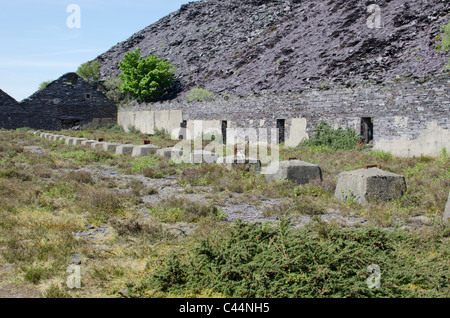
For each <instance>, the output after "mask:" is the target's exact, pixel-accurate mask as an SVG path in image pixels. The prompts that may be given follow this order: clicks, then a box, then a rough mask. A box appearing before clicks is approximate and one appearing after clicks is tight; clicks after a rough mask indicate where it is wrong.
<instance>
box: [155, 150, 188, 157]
mask: <svg viewBox="0 0 450 318" xmlns="http://www.w3.org/2000/svg"><path fill="white" fill-rule="evenodd" d="M156 155H157V156H158V157H161V158H167V159H180V158H181V156H183V151H182V150H181V149H178V148H174V147H171V148H163V149H158V150H157V151H156Z"/></svg>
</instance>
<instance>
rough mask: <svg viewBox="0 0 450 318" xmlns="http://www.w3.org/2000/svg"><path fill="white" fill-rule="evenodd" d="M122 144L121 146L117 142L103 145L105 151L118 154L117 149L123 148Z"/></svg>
mask: <svg viewBox="0 0 450 318" xmlns="http://www.w3.org/2000/svg"><path fill="white" fill-rule="evenodd" d="M121 145H122V144H119V143H117V142H105V143H104V144H103V150H105V151H111V152H116V148H117V147H118V146H121Z"/></svg>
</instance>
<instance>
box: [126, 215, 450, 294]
mask: <svg viewBox="0 0 450 318" xmlns="http://www.w3.org/2000/svg"><path fill="white" fill-rule="evenodd" d="M431 246H433V248H432V249H433V251H434V252H433V253H437V254H440V257H444V258H445V255H446V253H448V252H449V248H448V247H445V246H446V245H445V243H444V242H442V241H441V240H440V239H439V238H436V239H435V241H434V242H424V240H420V238H417V239H416V238H413V236H412V235H411V234H410V233H409V232H406V231H400V230H395V231H390V230H389V231H388V230H381V229H374V228H360V229H339V228H338V227H337V226H333V225H329V224H327V223H326V222H319V221H315V222H313V223H311V225H310V226H308V227H306V228H301V229H297V230H295V229H293V228H292V227H290V226H289V222H288V221H287V220H282V221H281V222H280V224H279V225H278V226H269V225H267V224H261V223H255V224H245V223H243V222H237V223H235V224H234V225H233V226H232V228H231V233H230V234H229V235H228V236H226V237H220V238H219V239H217V240H213V239H212V238H208V239H204V240H201V241H200V242H199V243H198V244H197V245H196V246H194V247H193V248H192V250H191V253H186V254H184V255H186V256H184V257H183V256H182V255H183V254H181V253H182V252H179V253H178V254H177V253H174V254H172V255H170V256H169V257H167V258H166V260H165V262H164V264H163V266H161V267H158V268H156V269H155V270H154V271H152V272H151V274H150V277H149V278H148V279H145V280H144V281H142V282H141V283H138V284H134V285H133V286H131V288H130V289H129V290H130V294H131V295H132V296H136V297H142V296H145V295H148V294H147V293H148V292H149V291H152V292H156V293H158V292H159V293H168V294H170V295H174V294H178V295H186V294H187V295H196V294H198V295H200V294H201V293H202V292H203V291H205V290H212V291H213V292H216V293H220V294H222V295H224V296H225V297H235V298H241V297H245V298H253V297H256V298H268V297H271V298H286V297H293V298H302V297H314V298H318V297H353V298H356V297H413V296H422V297H448V296H449V293H450V288H449V287H450V281H449V278H448V274H447V273H446V266H445V261H444V262H443V261H436V260H437V259H442V258H437V257H438V256H437V255H436V256H435V257H433V258H429V257H428V258H427V257H425V258H423V259H421V261H420V262H416V261H415V260H414V259H413V257H414V256H413V255H414V253H423V254H424V255H430V253H431V252H432V251H431V250H430V247H431ZM371 264H377V265H378V266H380V268H381V271H382V277H381V286H380V288H375V289H371V288H369V287H368V284H367V282H368V279H369V276H370V275H371V274H370V273H368V267H369V265H371Z"/></svg>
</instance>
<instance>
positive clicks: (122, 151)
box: [116, 145, 135, 155]
mask: <svg viewBox="0 0 450 318" xmlns="http://www.w3.org/2000/svg"><path fill="white" fill-rule="evenodd" d="M134 147H135V146H134V145H120V146H117V148H116V155H126V154H132V153H133V149H134Z"/></svg>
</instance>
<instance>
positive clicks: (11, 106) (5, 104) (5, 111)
mask: <svg viewBox="0 0 450 318" xmlns="http://www.w3.org/2000/svg"><path fill="white" fill-rule="evenodd" d="M25 117H26V115H25V112H24V109H23V106H22V105H20V104H19V103H18V102H17V101H16V100H15V99H14V98H12V97H11V96H9V95H8V94H6V93H5V92H4V91H2V90H1V89H0V128H5V129H15V128H17V123H18V122H21V123H23V122H24V121H25V119H26V118H25Z"/></svg>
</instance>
